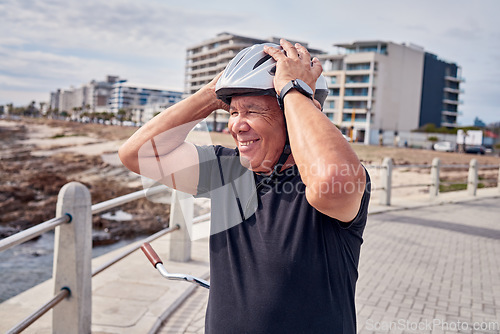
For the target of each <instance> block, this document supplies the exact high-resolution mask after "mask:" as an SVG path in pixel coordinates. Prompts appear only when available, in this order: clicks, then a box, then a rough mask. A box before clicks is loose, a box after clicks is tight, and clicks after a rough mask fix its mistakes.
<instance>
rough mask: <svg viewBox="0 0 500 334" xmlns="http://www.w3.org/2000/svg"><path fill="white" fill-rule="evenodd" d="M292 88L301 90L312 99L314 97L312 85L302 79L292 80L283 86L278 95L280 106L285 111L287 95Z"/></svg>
mask: <svg viewBox="0 0 500 334" xmlns="http://www.w3.org/2000/svg"><path fill="white" fill-rule="evenodd" d="M292 89H296V90H297V91H298V92H300V93H301V94H303V95H304V96H307V97H308V98H310V99H311V100H312V99H313V95H314V92H313V90H312V89H311V87H309V85H308V84H306V83H305V82H304V81H302V80H300V79H295V80H291V81H290V82H289V83H287V84H286V85H285V86H284V87H283V89H282V90H281V92H280V95H279V96H278V104H279V105H280V108H281V110H283V111H285V102H284V98H285V95H286V94H288V92H289V91H291V90H292Z"/></svg>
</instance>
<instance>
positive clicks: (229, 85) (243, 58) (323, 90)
mask: <svg viewBox="0 0 500 334" xmlns="http://www.w3.org/2000/svg"><path fill="white" fill-rule="evenodd" d="M264 45H269V46H272V47H275V48H280V49H281V46H279V45H277V44H274V43H264V44H256V45H253V46H250V47H248V48H246V49H243V50H241V51H240V52H239V53H238V54H237V55H236V56H235V57H234V58H233V59H232V60H231V61H230V62H229V64H228V65H227V66H226V69H225V70H224V73H223V74H222V76H221V77H220V78H219V80H218V81H217V84H216V87H215V92H216V94H217V98H219V99H220V100H222V101H223V102H225V103H227V104H231V98H232V97H233V96H258V95H270V96H276V90H275V89H274V81H273V79H274V75H275V73H276V61H275V60H274V59H273V58H272V57H271V56H270V55H268V54H267V53H265V52H264ZM327 96H328V87H327V83H326V79H325V78H324V77H323V75H320V76H319V78H318V80H317V81H316V91H315V93H314V98H315V99H316V100H317V101H318V102H319V103H320V105H321V108H323V103H324V102H325V99H326V97H327Z"/></svg>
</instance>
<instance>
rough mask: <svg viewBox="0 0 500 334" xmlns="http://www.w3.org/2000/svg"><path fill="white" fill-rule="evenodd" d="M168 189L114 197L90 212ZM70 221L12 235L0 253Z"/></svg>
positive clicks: (64, 218)
mask: <svg viewBox="0 0 500 334" xmlns="http://www.w3.org/2000/svg"><path fill="white" fill-rule="evenodd" d="M167 189H168V188H166V187H164V186H156V187H154V188H150V189H149V190H147V191H146V190H138V191H135V192H133V193H130V194H126V195H123V196H119V197H115V198H112V199H110V200H107V201H103V202H100V203H97V204H94V205H92V207H91V211H92V214H93V215H94V214H97V213H100V212H103V211H107V210H109V209H113V208H115V207H117V206H120V205H123V204H126V203H129V202H133V201H135V200H138V199H141V198H144V197H146V196H155V195H159V194H161V193H163V192H166V191H167ZM70 221H71V216H69V215H67V214H66V215H64V216H61V217H56V218H52V219H49V220H47V221H45V222H43V223H40V224H37V225H35V226H33V227H30V228H28V229H26V230H24V231H20V232H18V233H16V234H13V235H11V236H9V237H7V238H4V239H2V240H0V252H1V251H4V250H7V249H9V248H12V247H14V246H16V245H19V244H22V243H23V242H26V241H29V240H31V239H34V238H36V237H38V236H39V235H41V234H43V233H45V232H48V231H50V230H53V229H55V228H56V227H57V226H59V225H61V224H64V223H68V222H70Z"/></svg>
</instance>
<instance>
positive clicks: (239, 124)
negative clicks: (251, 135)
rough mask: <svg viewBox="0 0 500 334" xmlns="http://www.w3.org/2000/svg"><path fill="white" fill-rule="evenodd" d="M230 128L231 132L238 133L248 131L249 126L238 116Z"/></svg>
mask: <svg viewBox="0 0 500 334" xmlns="http://www.w3.org/2000/svg"><path fill="white" fill-rule="evenodd" d="M232 128H233V129H232V130H233V132H235V133H240V132H245V131H248V130H250V125H249V124H248V122H247V120H246V118H245V117H242V116H238V117H236V119H235V120H234V122H233V126H232Z"/></svg>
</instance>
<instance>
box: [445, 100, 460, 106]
mask: <svg viewBox="0 0 500 334" xmlns="http://www.w3.org/2000/svg"><path fill="white" fill-rule="evenodd" d="M443 103H447V104H455V105H459V104H463V103H464V101H462V100H449V99H443Z"/></svg>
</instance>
